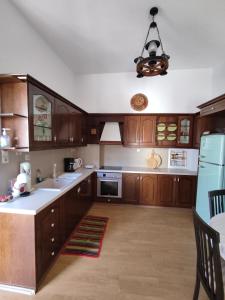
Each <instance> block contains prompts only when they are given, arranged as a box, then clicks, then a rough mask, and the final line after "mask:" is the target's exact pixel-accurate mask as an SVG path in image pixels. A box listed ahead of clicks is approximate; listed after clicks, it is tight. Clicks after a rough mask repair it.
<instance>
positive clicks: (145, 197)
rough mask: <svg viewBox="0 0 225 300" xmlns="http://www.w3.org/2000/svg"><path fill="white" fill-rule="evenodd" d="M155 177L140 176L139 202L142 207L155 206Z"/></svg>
mask: <svg viewBox="0 0 225 300" xmlns="http://www.w3.org/2000/svg"><path fill="white" fill-rule="evenodd" d="M156 195H157V176H156V175H151V174H140V200H139V203H140V204H142V205H156Z"/></svg>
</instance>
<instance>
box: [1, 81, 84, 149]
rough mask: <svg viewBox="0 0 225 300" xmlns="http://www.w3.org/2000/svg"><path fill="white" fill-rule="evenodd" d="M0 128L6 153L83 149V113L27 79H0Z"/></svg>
mask: <svg viewBox="0 0 225 300" xmlns="http://www.w3.org/2000/svg"><path fill="white" fill-rule="evenodd" d="M0 92H1V103H0V112H1V113H0V120H1V126H2V127H6V128H10V129H11V131H10V137H11V140H12V147H10V149H23V150H24V149H26V151H32V150H45V149H53V148H54V149H55V148H66V147H74V146H84V145H86V138H85V131H86V127H85V126H86V124H85V118H86V115H87V113H86V112H84V111H82V110H81V109H79V108H78V107H76V106H75V105H74V104H72V103H70V102H69V101H67V100H66V99H64V98H63V97H61V96H60V95H58V94H57V93H55V92H54V91H52V90H51V89H49V88H48V87H46V86H45V85H43V84H41V83H40V82H39V81H37V80H35V79H34V78H32V77H31V76H29V75H26V76H23V79H21V80H20V79H19V76H16V75H0Z"/></svg>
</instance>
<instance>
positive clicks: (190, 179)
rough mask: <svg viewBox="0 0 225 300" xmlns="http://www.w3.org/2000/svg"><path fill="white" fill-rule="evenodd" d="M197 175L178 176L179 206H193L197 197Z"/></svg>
mask: <svg viewBox="0 0 225 300" xmlns="http://www.w3.org/2000/svg"><path fill="white" fill-rule="evenodd" d="M196 184H197V180H196V176H181V175H179V176H176V197H175V199H176V200H175V205H176V206H177V207H193V206H194V204H195V198H196Z"/></svg>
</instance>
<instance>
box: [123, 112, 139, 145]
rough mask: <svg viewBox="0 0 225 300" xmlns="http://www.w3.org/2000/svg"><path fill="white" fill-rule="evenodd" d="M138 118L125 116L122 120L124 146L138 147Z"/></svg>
mask: <svg viewBox="0 0 225 300" xmlns="http://www.w3.org/2000/svg"><path fill="white" fill-rule="evenodd" d="M139 142H140V116H125V118H124V145H125V146H139Z"/></svg>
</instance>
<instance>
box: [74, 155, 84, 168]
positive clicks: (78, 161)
mask: <svg viewBox="0 0 225 300" xmlns="http://www.w3.org/2000/svg"><path fill="white" fill-rule="evenodd" d="M82 165H83V161H82V159H81V158H80V157H78V158H75V159H74V164H73V169H74V170H76V169H79V168H80V167H81V166H82Z"/></svg>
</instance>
